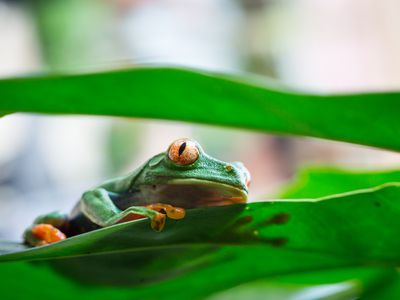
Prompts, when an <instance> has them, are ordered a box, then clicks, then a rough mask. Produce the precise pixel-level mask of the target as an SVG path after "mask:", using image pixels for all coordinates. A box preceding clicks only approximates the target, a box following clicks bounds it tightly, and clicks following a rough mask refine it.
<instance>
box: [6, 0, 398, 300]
mask: <svg viewBox="0 0 400 300" xmlns="http://www.w3.org/2000/svg"><path fill="white" fill-rule="evenodd" d="M399 8H400V3H399V2H397V1H393V0H384V1H373V0H355V1H345V0H337V1H319V0H297V1H286V0H280V1H274V0H264V1H263V0H236V1H233V0H32V1H28V0H21V1H16V0H15V1H11V0H8V1H4V0H3V1H0V76H1V77H14V76H21V75H27V74H37V73H47V72H52V73H54V72H56V73H57V72H60V73H61V72H62V73H79V72H92V71H99V70H105V69H113V68H126V67H132V66H136V65H142V64H166V65H169V64H172V65H184V66H191V67H196V68H204V69H209V70H213V71H221V72H236V73H243V72H251V73H256V74H259V75H263V76H268V77H271V78H274V79H277V80H279V81H281V82H283V83H285V84H288V85H290V86H293V87H296V88H298V89H302V90H308V91H317V92H352V91H368V90H374V91H376V90H388V89H394V88H398V87H399V86H400V76H399V75H400V74H399V73H400V58H399V56H398V55H397V53H398V52H399V51H400V35H398V30H397V28H398V26H399V22H400V20H399V18H398V16H397V14H396V12H397V11H398V9H399ZM238 118H240V116H238ZM338 122H340V120H338ZM182 136H189V137H193V138H195V139H197V140H198V141H199V142H200V143H201V144H202V145H203V147H204V148H205V150H206V151H207V152H208V153H210V154H211V155H213V156H215V157H218V158H221V159H223V160H241V161H243V162H244V163H245V165H246V166H247V167H248V168H249V169H250V171H251V173H252V175H253V178H254V181H253V183H252V190H251V195H250V197H251V200H256V199H258V198H260V196H265V195H267V196H269V197H273V196H275V195H277V194H279V192H280V191H281V188H282V186H283V185H285V183H286V182H287V181H289V180H291V179H292V178H293V176H294V174H295V172H296V170H297V169H298V168H299V167H301V166H303V165H305V164H335V165H336V166H341V167H349V168H353V169H358V170H360V169H376V168H385V167H387V166H390V168H395V167H396V166H398V165H399V163H400V157H399V156H398V155H396V154H394V153H390V152H387V151H380V150H375V149H371V148H368V147H363V146H356V145H349V144H345V143H338V142H331V141H321V140H317V139H311V138H290V139H289V138H285V137H277V136H271V135H266V134H261V133H254V132H250V131H242V130H233V129H225V128H218V127H211V126H204V125H193V124H183V123H174V122H161V121H148V120H147V121H143V120H135V119H124V118H105V117H80V116H36V115H27V114H14V115H10V116H6V117H4V118H2V120H1V122H0V169H1V172H0V218H1V220H2V221H1V222H0V238H1V239H13V240H19V239H20V234H21V232H22V231H23V229H24V228H25V227H26V226H27V225H28V224H30V222H31V220H32V219H33V218H34V217H35V216H37V215H38V214H40V213H43V212H46V211H48V210H49V209H50V210H53V209H61V210H66V211H68V210H69V209H70V208H71V207H72V206H73V204H74V203H75V202H76V201H77V199H78V198H79V196H80V193H81V192H82V191H83V190H85V189H87V188H88V187H90V186H93V185H96V184H97V183H98V182H99V181H101V180H103V179H105V178H109V177H112V176H113V175H116V174H123V173H125V172H127V171H129V170H131V169H133V168H136V167H137V166H138V165H139V164H140V163H141V162H143V161H144V160H145V159H147V158H148V157H150V156H152V155H153V154H155V153H157V152H160V151H163V150H164V149H165V148H166V147H167V146H168V145H169V143H170V142H171V141H172V140H173V139H175V138H178V137H182ZM307 174H308V173H307ZM310 174H311V175H309V176H312V172H311V173H310ZM307 176H308V175H307ZM366 176H367V175H366ZM393 176H394V177H395V176H397V173H395V172H394V173H393ZM300 177H301V176H300ZM318 178H319V179H321V182H322V183H320V184H322V185H324V186H325V187H326V190H327V191H330V190H329V183H326V182H323V177H318ZM341 180H342V179H341ZM378 181H379V180H378ZM352 184H353V183H352ZM291 192H292V195H293V197H295V195H296V191H295V190H293V191H289V192H287V193H288V194H290V193H291ZM255 284H257V283H255ZM242 291H243V290H242ZM244 291H245V289H244ZM269 291H270V292H271V291H273V289H272V288H270V289H269ZM276 291H277V293H280V292H282V289H277V290H276ZM286 291H287V292H288V293H290V291H288V290H286ZM221 297H222V298H221V299H224V298H223V297H224V295H221ZM228 297H229V296H228ZM288 297H289V296H288Z"/></svg>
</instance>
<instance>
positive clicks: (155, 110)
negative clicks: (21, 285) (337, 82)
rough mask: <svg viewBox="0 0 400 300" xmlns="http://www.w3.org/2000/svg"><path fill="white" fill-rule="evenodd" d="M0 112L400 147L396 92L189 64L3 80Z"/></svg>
mask: <svg viewBox="0 0 400 300" xmlns="http://www.w3.org/2000/svg"><path fill="white" fill-rule="evenodd" d="M0 110H3V111H6V112H35V113H61V114H98V115H112V116H129V117H143V118H157V119H168V120H181V121H188V122H198V123H206V124H216V125H224V126H233V127H241V128H249V129H254V130H261V131H269V132H275V133H281V134H292V135H305V136H313V137H319V138H326V139H333V140H339V141H346V142H352V143H359V144H364V145H371V146H376V147H381V148H387V149H392V150H400V140H399V139H398V138H397V137H398V136H399V134H400V126H399V117H398V116H399V115H400V102H399V93H397V92H390V93H389V92H388V93H368V94H349V95H322V94H321V95H318V94H309V93H303V92H296V91H292V90H290V89H283V88H281V87H278V86H273V85H271V84H267V83H261V82H260V80H259V79H253V80H249V79H244V78H241V77H238V76H228V75H220V74H214V73H209V72H202V71H194V70H189V69H178V68H137V69H132V70H123V71H113V72H107V73H97V74H84V75H65V76H43V77H35V78H34V77H30V78H16V79H9V80H1V81H0Z"/></svg>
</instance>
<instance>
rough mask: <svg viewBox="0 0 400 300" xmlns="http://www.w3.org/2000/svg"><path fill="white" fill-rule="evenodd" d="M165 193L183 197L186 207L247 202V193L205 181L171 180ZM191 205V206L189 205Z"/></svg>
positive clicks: (165, 186) (165, 187) (223, 184)
mask: <svg viewBox="0 0 400 300" xmlns="http://www.w3.org/2000/svg"><path fill="white" fill-rule="evenodd" d="M164 193H165V194H169V193H171V195H175V197H176V196H177V195H179V194H181V195H182V199H181V200H183V199H184V200H185V202H186V205H184V206H186V207H190V206H192V207H202V206H221V205H229V204H238V203H245V202H247V191H246V190H243V189H240V188H238V187H236V186H233V185H229V184H226V183H221V182H215V181H210V180H204V179H195V178H187V179H171V180H168V182H167V183H166V185H164ZM189 203H191V204H189Z"/></svg>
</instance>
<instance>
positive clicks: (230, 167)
mask: <svg viewBox="0 0 400 300" xmlns="http://www.w3.org/2000/svg"><path fill="white" fill-rule="evenodd" d="M225 170H226V171H227V172H232V170H233V167H232V166H231V165H225Z"/></svg>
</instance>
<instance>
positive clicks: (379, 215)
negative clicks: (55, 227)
mask: <svg viewBox="0 0 400 300" xmlns="http://www.w3.org/2000/svg"><path fill="white" fill-rule="evenodd" d="M399 199H400V184H396V183H392V184H386V185H383V186H380V187H378V188H372V189H365V190H361V191H356V192H351V193H345V194H341V195H336V196H333V197H326V198H322V199H318V201H315V200H307V199H303V200H294V201H290V200H288V201H285V200H280V201H275V202H263V203H253V204H249V205H247V206H246V208H245V207H244V206H240V205H237V206H225V207H211V208H201V209H195V210H192V211H190V212H189V214H188V216H187V218H185V219H184V220H181V221H173V222H169V224H167V228H166V229H165V231H164V232H162V233H156V232H152V231H151V230H150V229H149V224H148V221H147V220H140V221H134V222H130V223H124V224H119V225H116V226H112V227H109V228H105V229H101V230H98V231H93V232H90V233H88V234H84V235H80V236H77V237H74V238H70V239H67V240H65V241H63V242H60V243H57V244H53V245H50V246H45V247H41V248H35V249H28V250H23V251H17V252H11V253H8V254H3V255H1V256H0V261H3V262H5V263H3V264H0V274H1V275H0V276H1V281H0V282H2V284H4V287H3V289H2V290H3V291H5V292H8V293H12V292H13V293H15V287H16V286H15V284H13V283H12V281H15V277H18V278H20V280H23V281H24V282H25V285H24V288H25V289H28V290H29V292H30V293H31V295H37V296H39V294H40V295H41V289H40V288H38V286H41V284H42V283H43V282H46V284H48V285H51V286H52V287H54V288H52V289H54V290H47V291H46V295H49V297H51V296H53V297H56V295H57V294H58V291H60V290H61V291H65V290H69V289H71V286H76V287H79V288H77V289H76V290H75V291H73V292H71V291H70V292H69V294H68V297H76V298H82V299H83V297H84V298H85V299H87V298H89V299H91V298H93V299H106V298H107V297H109V296H110V295H112V297H113V299H124V298H126V297H127V296H128V295H129V297H134V296H135V297H138V298H139V297H143V298H145V299H155V298H160V297H161V298H163V299H165V298H171V299H188V298H190V299H195V298H203V297H205V296H208V295H211V294H213V293H215V292H218V291H222V290H226V289H229V288H232V287H234V286H237V285H239V284H241V283H246V282H251V281H255V280H258V279H263V278H264V279H265V278H273V277H276V276H283V275H289V274H291V275H299V274H302V273H309V272H312V271H319V270H323V269H325V270H329V269H333V268H335V269H337V268H340V267H371V266H380V267H387V268H389V269H388V270H393V267H394V266H397V265H398V264H399V263H400V240H399V239H398V238H397V235H398V230H397V228H399V226H400V201H399ZM243 208H245V209H243ZM8 249H9V250H10V248H9V246H8ZM82 255H83V256H82ZM67 257H68V258H67ZM49 258H58V259H56V260H46V259H49ZM24 260H37V261H36V262H32V263H23V262H9V263H6V261H24ZM55 274H61V275H62V276H55ZM210 278H212V280H210ZM144 283H146V285H143V284H144ZM133 286H135V288H132V287H133ZM360 289H363V287H360ZM177 291H178V292H179V294H177ZM35 293H36V294H35ZM83 295H84V296H83ZM59 298H60V297H59ZM21 299H22V298H21ZM61 299H63V295H61Z"/></svg>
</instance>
